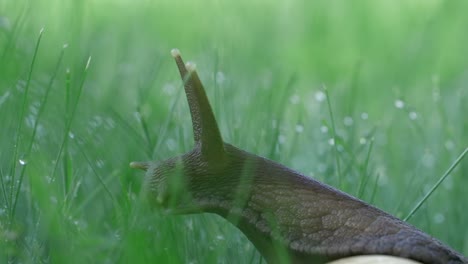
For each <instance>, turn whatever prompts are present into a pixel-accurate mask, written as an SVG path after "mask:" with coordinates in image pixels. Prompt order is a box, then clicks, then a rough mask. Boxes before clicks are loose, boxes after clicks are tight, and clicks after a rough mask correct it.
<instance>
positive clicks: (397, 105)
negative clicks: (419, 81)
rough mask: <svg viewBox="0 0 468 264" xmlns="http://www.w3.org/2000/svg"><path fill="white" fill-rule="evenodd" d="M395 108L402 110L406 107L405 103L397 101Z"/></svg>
mask: <svg viewBox="0 0 468 264" xmlns="http://www.w3.org/2000/svg"><path fill="white" fill-rule="evenodd" d="M395 107H396V108H398V109H402V108H403V107H405V102H403V101H402V100H400V99H397V100H395Z"/></svg>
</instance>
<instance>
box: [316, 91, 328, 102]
mask: <svg viewBox="0 0 468 264" xmlns="http://www.w3.org/2000/svg"><path fill="white" fill-rule="evenodd" d="M325 98H326V94H325V93H324V92H322V91H318V92H316V93H315V100H317V102H323V100H325Z"/></svg>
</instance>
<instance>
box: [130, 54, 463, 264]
mask: <svg viewBox="0 0 468 264" xmlns="http://www.w3.org/2000/svg"><path fill="white" fill-rule="evenodd" d="M171 53H172V56H173V57H174V59H175V62H176V64H177V67H178V70H179V72H180V75H181V78H182V80H183V82H184V87H185V93H186V96H187V101H188V104H189V108H190V114H191V118H192V125H193V133H194V141H195V146H194V148H193V149H192V150H191V151H189V152H188V153H185V154H183V155H180V156H178V157H174V158H170V159H168V160H165V161H160V162H158V161H154V162H153V161H149V162H132V163H130V166H131V167H132V168H137V169H142V170H144V171H146V176H145V183H144V186H145V188H146V192H147V195H148V197H149V200H150V202H151V203H153V204H155V205H158V206H162V207H163V208H166V209H167V210H168V211H170V212H172V213H174V214H193V213H214V214H218V215H220V216H222V217H223V218H225V219H226V220H228V221H229V222H231V223H232V224H234V225H235V226H236V227H237V228H238V229H239V230H240V231H241V232H243V233H244V234H245V235H246V237H247V238H248V239H249V240H250V241H251V242H252V243H253V245H254V246H255V247H256V249H257V250H258V251H259V252H260V254H261V255H262V256H263V257H264V258H265V260H266V261H267V262H268V263H327V262H329V261H333V262H330V263H336V264H338V263H452V264H455V263H468V260H467V259H466V258H465V257H464V256H462V255H461V254H460V253H457V252H456V251H454V250H453V249H451V248H449V247H448V246H446V245H444V244H443V243H442V242H440V241H438V240H437V239H435V238H433V237H431V236H429V235H428V234H426V233H424V232H422V231H420V230H418V229H417V228H415V227H413V226H411V225H410V224H408V223H406V222H404V221H402V220H400V219H398V218H396V217H394V216H392V215H390V214H388V213H386V212H384V211H382V210H380V209H378V208H376V207H374V206H372V205H370V204H368V203H366V202H364V201H361V200H359V199H357V198H355V197H353V196H351V195H348V194H346V193H344V192H342V191H340V190H337V189H335V188H333V187H331V186H328V185H326V184H323V183H321V182H319V181H317V180H314V179H312V178H310V177H307V176H304V175H302V174H301V173H299V172H296V171H294V170H292V169H290V168H287V167H285V166H283V165H281V164H279V163H277V162H275V161H272V160H268V159H266V158H263V157H260V156H257V155H255V154H252V153H249V152H246V151H244V150H241V149H239V148H237V147H235V146H233V145H231V144H229V143H226V142H224V141H223V139H222V137H221V134H220V131H219V129H218V125H217V122H216V119H215V116H214V114H213V111H212V109H211V106H210V103H209V101H208V98H207V96H206V93H205V90H204V87H203V84H202V82H201V81H200V78H199V76H198V74H197V72H196V69H195V65H194V64H193V63H187V64H184V62H183V60H182V58H181V54H180V52H179V50H177V49H174V50H172V51H171ZM353 261H354V262H353ZM356 261H357V262H356ZM359 261H361V262H359ZM366 261H367V262H366ZM379 261H383V262H379ZM385 261H387V262H385Z"/></svg>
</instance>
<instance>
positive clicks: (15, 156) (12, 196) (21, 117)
mask: <svg viewBox="0 0 468 264" xmlns="http://www.w3.org/2000/svg"><path fill="white" fill-rule="evenodd" d="M43 33H44V28H42V29H41V30H40V31H39V36H38V38H37V41H36V47H35V48H34V53H33V57H32V60H31V65H30V67H29V73H28V77H27V80H26V86H25V87H24V94H23V102H22V104H21V111H20V114H19V117H18V127H17V128H16V137H15V141H14V148H13V160H12V167H11V171H10V175H11V178H12V181H11V187H10V201H11V204H12V206H10V216H11V217H12V218H13V217H14V211H15V210H14V208H15V207H16V204H17V201H16V198H15V197H16V195H15V193H17V192H19V189H20V188H21V185H19V182H18V186H16V188H17V189H18V190H17V191H16V192H15V190H16V189H15V175H16V163H17V160H18V149H19V143H20V141H21V130H23V121H24V115H25V112H26V104H27V99H28V93H29V87H30V85H31V77H32V73H33V70H34V65H35V63H36V58H37V54H38V52H39V46H40V44H41V39H42V34H43ZM7 201H8V200H7Z"/></svg>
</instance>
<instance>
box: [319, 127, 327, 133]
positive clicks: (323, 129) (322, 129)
mask: <svg viewBox="0 0 468 264" xmlns="http://www.w3.org/2000/svg"><path fill="white" fill-rule="evenodd" d="M320 132H322V133H324V134H325V133H327V132H328V127H327V126H321V127H320Z"/></svg>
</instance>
